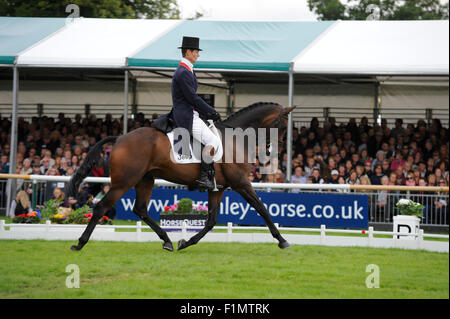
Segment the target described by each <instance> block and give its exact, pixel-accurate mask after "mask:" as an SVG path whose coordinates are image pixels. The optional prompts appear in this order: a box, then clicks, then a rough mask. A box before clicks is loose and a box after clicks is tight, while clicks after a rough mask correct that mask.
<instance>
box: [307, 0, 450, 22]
mask: <svg viewBox="0 0 450 319" xmlns="http://www.w3.org/2000/svg"><path fill="white" fill-rule="evenodd" d="M308 7H309V9H310V10H311V11H313V12H314V13H315V14H317V15H318V19H319V20H338V19H340V20H367V19H368V18H369V19H373V20H441V19H448V17H449V15H448V2H447V3H446V4H441V2H440V0H408V1H401V0H350V1H347V2H346V3H345V4H344V3H342V1H340V0H308ZM369 16H370V17H369Z"/></svg>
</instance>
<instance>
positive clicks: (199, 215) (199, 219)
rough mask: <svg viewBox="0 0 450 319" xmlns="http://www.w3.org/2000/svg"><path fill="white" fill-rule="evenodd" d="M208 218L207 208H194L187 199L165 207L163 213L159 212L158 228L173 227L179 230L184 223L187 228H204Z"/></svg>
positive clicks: (198, 206) (199, 206)
mask: <svg viewBox="0 0 450 319" xmlns="http://www.w3.org/2000/svg"><path fill="white" fill-rule="evenodd" d="M207 218H208V207H207V206H202V205H197V206H194V205H193V202H192V200H191V199H189V198H182V199H181V200H180V201H179V202H178V203H175V204H173V205H171V206H165V207H164V211H162V212H160V219H159V222H160V226H161V227H174V229H177V230H178V229H179V228H181V226H182V225H183V222H186V224H187V225H188V226H201V227H204V226H205V222H206V220H207Z"/></svg>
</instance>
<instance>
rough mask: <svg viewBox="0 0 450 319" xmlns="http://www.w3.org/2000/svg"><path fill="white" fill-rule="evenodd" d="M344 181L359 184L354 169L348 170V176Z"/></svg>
mask: <svg viewBox="0 0 450 319" xmlns="http://www.w3.org/2000/svg"><path fill="white" fill-rule="evenodd" d="M345 182H346V183H347V184H350V185H359V179H358V175H357V174H356V171H355V170H351V171H350V174H349V177H348V178H347V180H346V181H345Z"/></svg>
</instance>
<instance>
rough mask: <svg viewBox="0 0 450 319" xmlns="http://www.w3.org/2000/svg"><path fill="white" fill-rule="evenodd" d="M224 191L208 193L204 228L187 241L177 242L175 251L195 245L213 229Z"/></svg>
mask: <svg viewBox="0 0 450 319" xmlns="http://www.w3.org/2000/svg"><path fill="white" fill-rule="evenodd" d="M224 190H225V189H221V190H219V191H218V192H212V191H210V192H208V219H207V220H206V224H205V227H204V228H203V229H202V230H201V231H200V232H198V233H197V234H196V235H194V236H192V238H191V239H189V240H188V241H185V240H184V239H181V240H180V241H179V242H178V247H177V250H181V249H183V248H186V247H189V246H191V245H195V244H197V243H198V242H199V241H200V239H202V238H203V237H204V236H205V235H206V234H207V233H208V232H209V231H210V230H211V229H213V228H214V226H215V225H216V222H217V216H218V215H219V208H220V202H221V201H222V197H223V192H224Z"/></svg>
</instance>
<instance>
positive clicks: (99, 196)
mask: <svg viewBox="0 0 450 319" xmlns="http://www.w3.org/2000/svg"><path fill="white" fill-rule="evenodd" d="M268 175H273V176H275V174H268ZM110 187H111V186H110V185H109V184H103V185H102V186H101V191H100V192H99V193H98V194H97V195H95V197H94V199H93V200H92V205H93V206H95V205H97V204H98V203H99V202H100V201H101V200H102V199H103V197H105V195H106V193H108V192H109V190H110ZM105 215H106V216H107V217H109V218H111V219H114V218H115V217H116V209H115V207H114V206H113V207H112V208H111V209H109V210H108V211H107V212H106V214H105Z"/></svg>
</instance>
